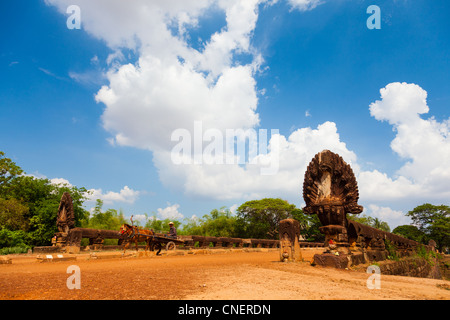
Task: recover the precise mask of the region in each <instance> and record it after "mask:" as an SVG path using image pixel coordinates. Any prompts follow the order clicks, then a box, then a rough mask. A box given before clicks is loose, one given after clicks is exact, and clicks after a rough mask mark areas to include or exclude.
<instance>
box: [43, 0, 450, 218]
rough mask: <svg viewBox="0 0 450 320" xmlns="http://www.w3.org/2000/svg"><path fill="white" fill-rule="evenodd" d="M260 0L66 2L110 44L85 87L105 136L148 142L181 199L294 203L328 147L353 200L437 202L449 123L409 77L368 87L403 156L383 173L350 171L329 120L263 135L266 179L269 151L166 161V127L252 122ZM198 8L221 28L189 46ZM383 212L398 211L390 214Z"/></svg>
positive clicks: (446, 180)
mask: <svg viewBox="0 0 450 320" xmlns="http://www.w3.org/2000/svg"><path fill="white" fill-rule="evenodd" d="M46 2H47V3H48V4H52V5H55V6H56V7H57V8H58V9H59V10H60V11H61V12H62V13H65V10H66V8H67V7H68V6H69V5H70V4H71V0H46ZM261 2H263V1H261ZM261 2H260V1H257V0H252V1H239V0H229V1H226V0H223V1H222V0H218V1H212V0H203V1H201V0H174V1H165V0H155V1H144V0H134V1H133V2H132V3H130V2H125V1H119V0H98V1H88V0H80V1H78V5H79V6H80V8H81V13H82V28H83V29H84V30H86V31H87V32H88V33H90V34H92V35H93V36H95V37H97V38H99V39H102V40H104V41H105V42H106V44H107V45H108V46H109V47H110V48H111V49H112V50H113V52H114V53H113V54H111V55H110V57H109V58H108V61H107V62H108V64H110V70H109V71H108V72H107V73H106V77H107V80H108V81H109V84H108V85H107V86H103V87H102V88H101V89H100V90H99V91H98V93H97V95H96V100H97V101H98V102H101V103H103V104H104V105H105V110H104V113H103V115H102V123H103V126H104V128H105V129H106V130H107V131H108V132H110V133H111V134H112V135H113V136H114V138H113V139H111V138H110V139H109V142H110V143H111V144H113V145H119V146H132V147H137V148H142V149H147V150H151V151H152V152H153V156H154V160H153V161H154V164H155V166H156V167H157V169H158V172H159V175H160V179H161V181H162V183H163V184H164V185H166V186H169V187H171V188H174V189H177V190H180V191H181V192H184V193H185V194H188V195H191V196H199V197H207V198H209V199H222V200H223V199H249V198H259V197H263V196H271V197H277V196H280V197H283V198H290V199H296V200H297V199H298V198H300V197H301V188H302V183H303V176H304V172H305V169H306V166H307V164H308V163H309V162H310V161H311V159H312V157H313V156H314V155H315V154H316V153H317V152H320V151H322V150H323V149H329V150H331V151H333V152H337V153H338V154H340V155H341V156H342V157H343V158H344V160H345V161H346V162H348V163H350V165H351V166H352V168H353V170H354V172H355V174H356V176H357V180H358V183H359V186H360V188H359V189H360V199H361V200H362V201H363V202H365V203H369V204H371V205H375V206H378V207H377V208H385V207H386V205H384V204H382V203H383V202H390V203H393V202H396V201H397V202H399V201H406V200H407V199H412V198H414V199H416V200H417V199H435V200H440V199H449V198H450V166H449V165H448V164H449V163H450V138H449V137H450V134H449V128H450V119H448V120H444V121H442V122H439V121H437V120H436V119H434V118H429V119H426V120H425V119H422V118H421V115H424V114H427V113H428V112H429V107H428V105H427V102H426V98H427V92H426V91H425V90H424V89H422V88H421V87H420V86H419V85H416V84H407V83H391V84H388V85H387V86H386V87H385V88H382V89H381V90H380V94H381V99H380V100H378V101H375V102H373V103H372V104H370V108H369V109H370V114H371V115H372V116H373V117H374V118H375V119H376V120H379V121H388V123H389V124H390V125H392V126H393V129H394V131H395V132H396V137H395V139H394V140H393V141H392V142H391V148H392V150H393V151H394V152H395V153H396V154H398V155H399V157H400V158H401V159H403V160H404V161H405V163H404V165H402V166H401V167H400V168H399V169H398V171H397V172H396V174H395V175H394V176H392V177H390V176H388V175H387V174H386V173H383V172H380V171H379V170H372V171H362V170H361V169H360V167H359V165H358V163H357V157H356V154H355V153H354V152H353V151H351V150H349V149H348V148H347V146H346V144H345V143H344V142H343V141H341V140H340V136H339V133H338V129H337V127H336V124H335V123H334V122H331V121H328V122H325V123H323V124H321V125H318V126H317V128H300V129H297V130H296V131H294V132H292V133H291V134H290V135H289V136H283V135H275V136H273V137H272V139H275V138H278V141H279V154H278V156H279V163H278V170H277V173H276V174H273V175H267V176H264V175H261V174H260V173H261V171H260V169H261V168H262V167H264V165H263V163H264V162H266V163H267V160H269V159H273V158H275V155H276V154H275V152H274V149H270V148H269V152H268V154H266V155H259V156H258V160H259V161H260V162H258V163H257V164H248V163H247V164H245V165H238V164H233V165H214V164H211V165H207V164H203V165H195V164H192V165H175V164H174V163H173V162H172V161H171V150H172V148H173V146H174V145H175V143H176V142H174V141H171V139H170V138H171V134H172V132H173V131H174V130H176V129H179V128H184V129H187V130H188V131H189V132H193V126H194V123H195V122H196V121H201V123H202V125H203V130H204V132H205V131H206V130H208V129H217V130H219V131H220V132H222V133H223V132H224V131H225V130H226V129H247V128H250V129H254V128H257V127H258V125H259V123H260V119H259V115H258V113H257V105H258V90H257V88H256V80H255V74H256V73H257V72H258V70H259V68H260V67H261V66H262V64H263V59H262V57H261V54H260V53H259V52H258V51H257V50H256V49H255V48H253V47H252V46H251V38H252V34H253V31H254V29H255V26H256V21H257V19H258V9H259V4H260V3H261ZM274 2H275V1H272V2H270V3H274ZM266 3H269V2H266ZM320 3H321V2H320V1H317V0H289V4H290V5H291V7H292V9H297V10H301V11H306V10H311V9H313V8H315V7H317V6H318V5H319V4H320ZM208 10H219V11H222V12H224V13H225V17H226V19H225V26H223V27H221V28H220V29H219V30H215V31H214V32H213V33H212V34H211V36H210V37H209V39H206V41H204V42H203V43H202V46H200V47H201V48H199V49H196V48H194V47H192V46H191V45H190V44H189V39H190V38H189V37H190V34H189V31H190V30H191V29H192V28H196V27H198V26H199V25H200V24H201V18H202V16H203V15H204V14H205V13H206V12H208ZM123 48H125V49H127V50H132V51H134V52H135V53H136V54H137V56H138V60H137V62H136V63H135V64H131V63H126V58H125V55H124V54H123V51H122V49H123ZM237 54H244V55H247V56H248V57H249V59H247V61H248V62H246V63H240V62H238V61H237V60H236V59H235V57H236V55H237ZM41 71H43V72H45V71H44V70H41ZM72 76H73V75H72ZM308 115H309V112H308V111H307V113H305V116H306V117H307V116H308ZM268 129H270V128H268ZM274 141H275V140H271V145H272V146H274V145H275V142H274ZM93 190H94V192H95V193H96V194H97V195H99V196H101V197H102V199H104V200H105V199H106V200H105V201H123V202H129V203H132V202H133V201H134V200H135V199H136V198H137V196H138V195H139V192H138V191H134V190H132V189H129V188H128V187H125V188H124V189H122V190H121V191H120V192H107V193H103V192H102V190H100V189H98V190H95V189H93ZM440 201H441V200H440ZM442 201H443V200H442ZM177 206H178V205H173V206H172V205H169V206H168V207H167V208H165V209H162V208H160V209H158V212H160V213H161V214H164V215H165V214H169V213H173V214H174V215H175V216H176V215H177V213H178V214H179V212H178V207H177ZM372 209H376V208H375V207H372ZM374 212H375V211H374ZM376 212H378V213H377V214H382V213H380V212H387V210H384V211H383V210H377V211H376ZM386 214H387V213H386ZM394 214H398V212H397V211H396V210H394Z"/></svg>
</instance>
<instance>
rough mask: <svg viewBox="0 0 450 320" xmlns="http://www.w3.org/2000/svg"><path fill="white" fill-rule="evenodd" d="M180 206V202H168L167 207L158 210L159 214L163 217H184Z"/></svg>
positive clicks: (175, 218) (177, 218)
mask: <svg viewBox="0 0 450 320" xmlns="http://www.w3.org/2000/svg"><path fill="white" fill-rule="evenodd" d="M179 208H180V205H179V204H173V205H171V204H170V203H168V204H167V207H165V208H164V209H163V208H158V209H157V210H156V211H157V213H158V215H159V216H160V217H161V218H163V219H173V220H180V219H183V218H184V216H183V214H182V213H181V212H179V211H178V209H179Z"/></svg>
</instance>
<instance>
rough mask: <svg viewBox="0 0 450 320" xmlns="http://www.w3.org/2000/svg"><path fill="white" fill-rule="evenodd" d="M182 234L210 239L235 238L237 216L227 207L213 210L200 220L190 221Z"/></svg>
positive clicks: (185, 225) (184, 226)
mask: <svg viewBox="0 0 450 320" xmlns="http://www.w3.org/2000/svg"><path fill="white" fill-rule="evenodd" d="M182 233H183V234H189V235H198V236H209V237H234V236H235V235H236V216H234V215H233V214H232V213H231V211H230V210H229V209H228V208H226V207H222V208H220V209H213V210H212V211H211V212H210V213H209V214H206V215H204V216H203V217H202V218H200V219H198V218H195V219H192V218H191V219H189V220H188V221H187V223H185V224H184V225H183V230H182Z"/></svg>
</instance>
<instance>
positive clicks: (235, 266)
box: [0, 250, 450, 300]
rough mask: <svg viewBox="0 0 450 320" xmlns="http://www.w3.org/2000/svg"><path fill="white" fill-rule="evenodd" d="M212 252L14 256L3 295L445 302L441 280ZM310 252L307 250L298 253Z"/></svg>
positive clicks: (6, 267)
mask: <svg viewBox="0 0 450 320" xmlns="http://www.w3.org/2000/svg"><path fill="white" fill-rule="evenodd" d="M212 251H214V250H208V252H209V254H205V253H206V251H203V252H202V251H199V252H198V254H184V255H163V256H151V257H126V258H105V259H87V257H89V255H88V254H84V255H77V260H75V261H64V262H48V263H39V262H37V259H36V256H35V255H34V256H27V255H24V256H11V258H12V261H13V262H12V264H1V265H0V289H1V290H0V299H2V300H11V299H15V300H35V299H39V300H41V299H42V300H47V299H52V300H55V299H56V300H59V299H64V300H66V299H67V300H71V299H77V300H93V299H95V300H101V299H107V300H112V299H121V300H123V299H146V300H149V299H150V300H158V299H159V300H160V299H164V300H170V299H189V300H197V299H201V300H204V299H212V300H215V299H222V300H227V299H238V300H244V299H250V300H265V299H273V300H290V299H295V300H297V299H316V300H323V299H439V300H449V299H450V290H449V289H450V285H449V282H448V281H446V280H433V279H423V278H412V277H402V276H389V275H381V289H372V290H370V289H368V288H367V285H366V281H367V279H368V277H369V275H368V274H366V273H364V272H361V271H355V270H335V269H330V268H321V267H317V266H316V267H313V266H311V265H310V264H309V263H308V262H301V263H282V262H279V253H278V251H277V250H270V251H269V250H263V252H242V251H233V252H231V251H230V250H228V251H225V250H223V251H216V253H214V254H211V252H212ZM219 252H221V253H219ZM200 253H203V254H200ZM314 253H315V252H314V251H305V252H304V253H303V258H304V259H305V261H309V259H310V258H311V256H312V254H314ZM102 254H106V253H99V254H98V255H99V256H100V255H102ZM115 254H116V255H119V253H115ZM110 255H111V253H110ZM70 265H77V266H79V267H80V270H81V289H79V290H78V289H73V290H69V289H68V288H67V285H66V281H67V278H68V277H69V276H70V275H71V274H68V273H67V267H68V266H70Z"/></svg>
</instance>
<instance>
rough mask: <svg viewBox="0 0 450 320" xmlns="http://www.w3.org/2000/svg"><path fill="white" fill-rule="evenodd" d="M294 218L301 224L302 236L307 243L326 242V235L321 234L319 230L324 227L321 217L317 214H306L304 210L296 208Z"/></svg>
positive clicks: (293, 212) (293, 213)
mask: <svg viewBox="0 0 450 320" xmlns="http://www.w3.org/2000/svg"><path fill="white" fill-rule="evenodd" d="M292 218H294V219H296V220H298V221H299V222H300V228H301V229H302V230H301V231H300V234H301V235H302V236H303V238H304V239H305V240H306V241H312V242H322V241H324V240H325V235H324V234H323V233H322V232H320V230H319V228H320V227H321V226H322V224H321V223H320V220H319V216H317V215H316V214H305V213H303V210H302V209H298V208H296V209H295V210H294V211H292Z"/></svg>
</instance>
